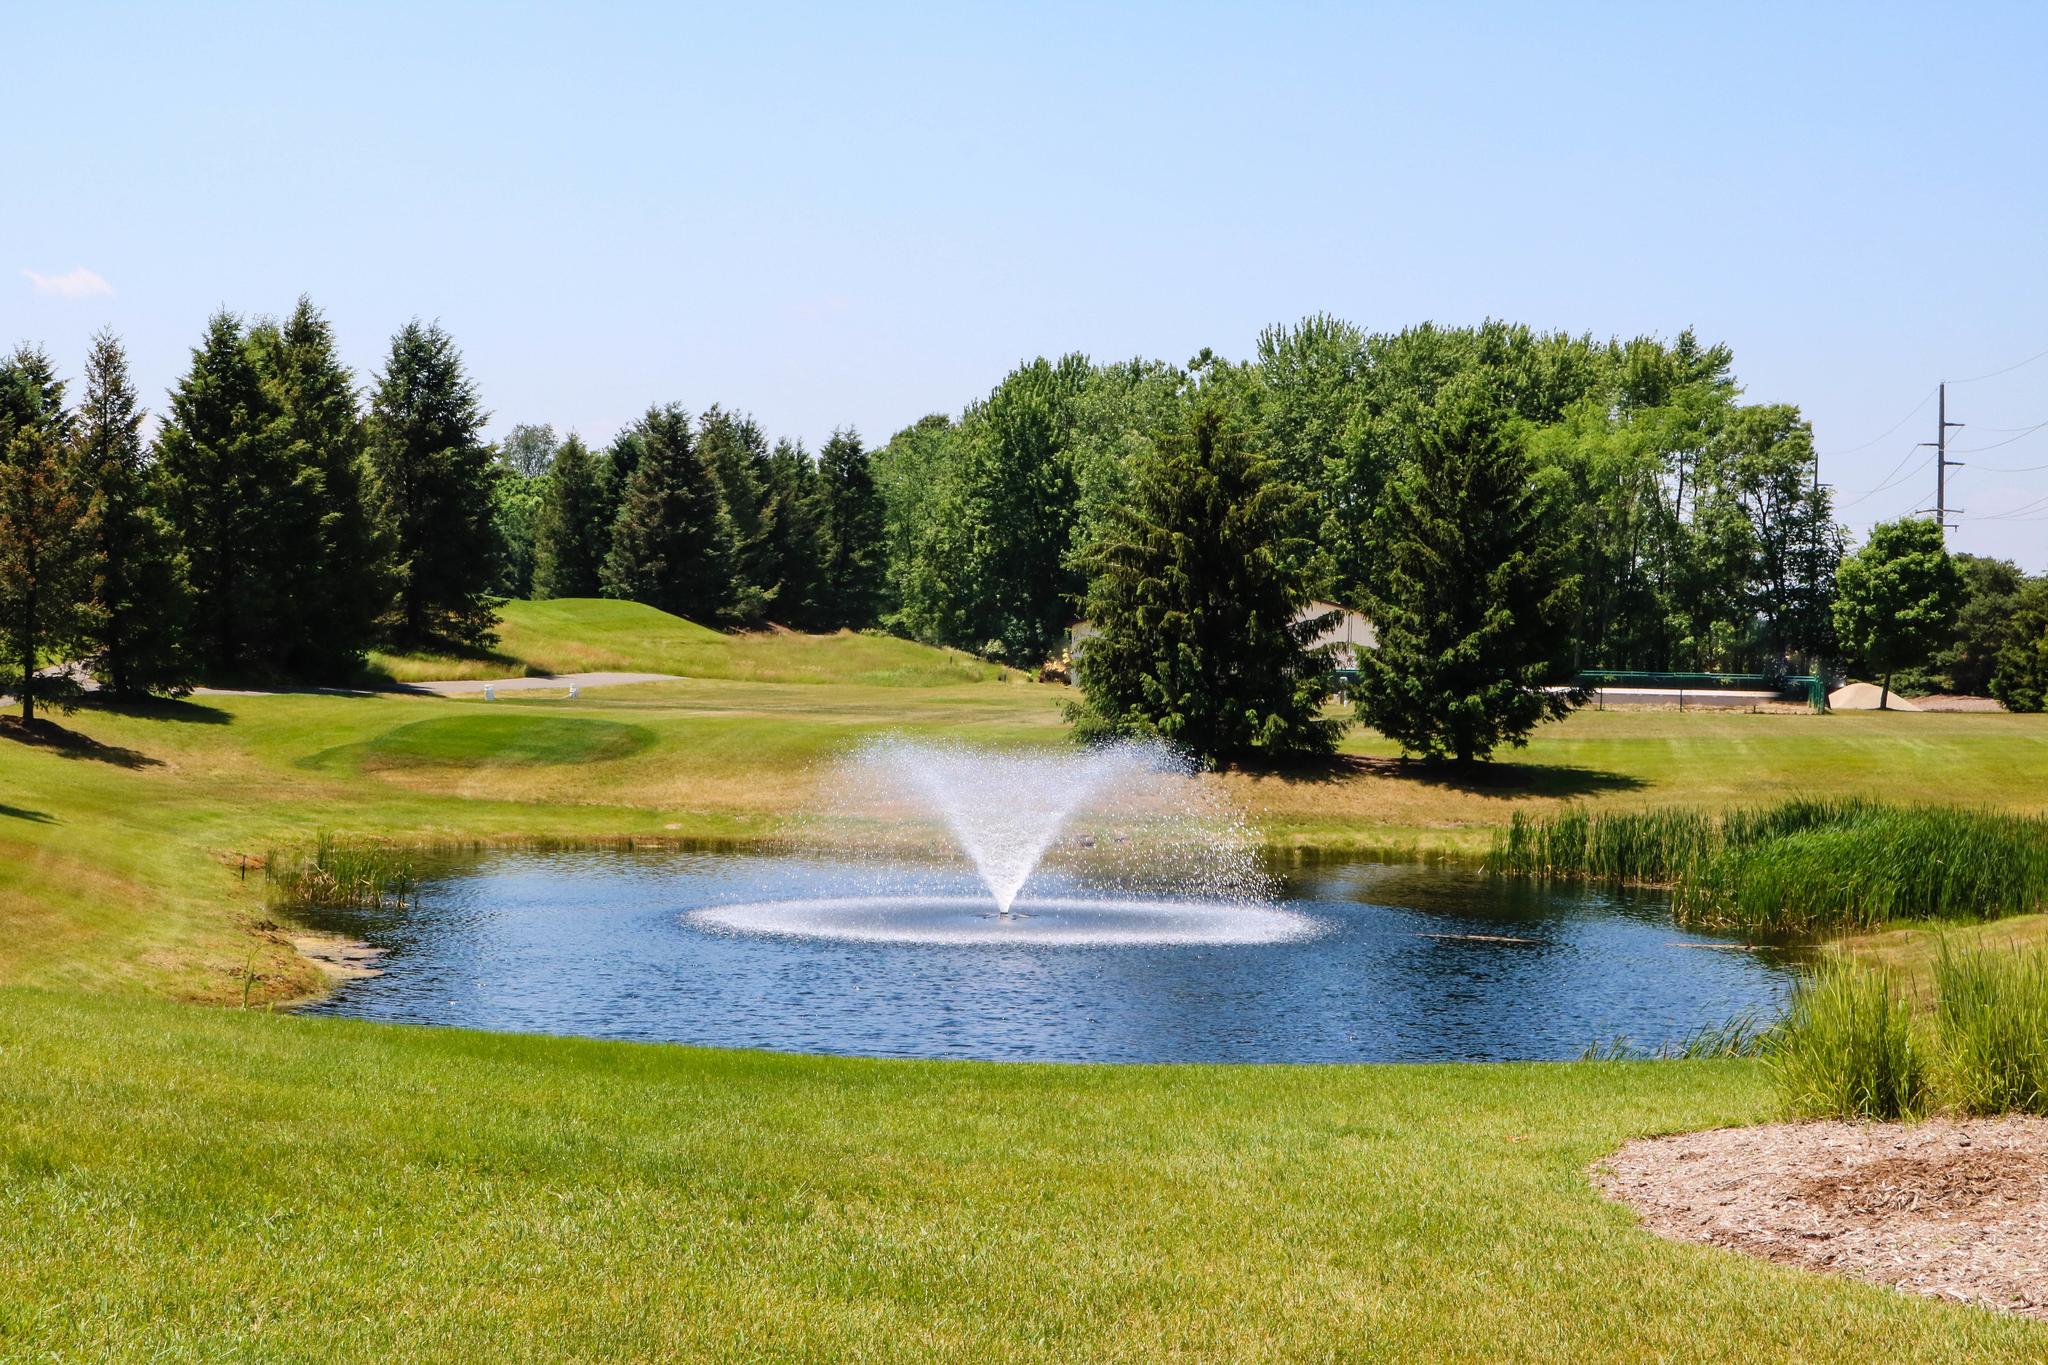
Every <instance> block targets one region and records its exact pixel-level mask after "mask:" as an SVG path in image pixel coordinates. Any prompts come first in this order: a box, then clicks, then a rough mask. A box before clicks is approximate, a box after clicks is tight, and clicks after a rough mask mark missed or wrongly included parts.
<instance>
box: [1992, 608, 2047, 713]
mask: <svg viewBox="0 0 2048 1365" xmlns="http://www.w3.org/2000/svg"><path fill="white" fill-rule="evenodd" d="M1991 695H1992V696H1994V697H1996V698H1998V699H1999V700H2000V701H2001V702H2004V703H2005V705H2006V707H2007V708H2008V709H2010V710H2013V711H2041V710H2048V579H2038V578H2037V579H2035V580H2033V581H2032V582H2030V583H2028V584H2027V585H2026V588H2025V589H2024V590H2023V591H2022V592H2021V593H2020V595H2019V597H2018V598H2017V600H2016V601H2015V602H2014V604H2013V609H2012V615H2011V617H2010V619H2009V620H2008V621H2007V623H2006V627H2005V632H2004V638H2003V639H2002V640H2001V642H2000V645H1999V650H1998V662H1997V664H1996V666H1995V668H1994V671H1993V673H1992V675H1991Z"/></svg>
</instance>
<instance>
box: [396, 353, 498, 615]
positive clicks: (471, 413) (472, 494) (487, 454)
mask: <svg viewBox="0 0 2048 1365" xmlns="http://www.w3.org/2000/svg"><path fill="white" fill-rule="evenodd" d="M485 417H486V414H485V412H484V410H483V406H482V404H481V403H480V402H479V400H478V397H477V391H476V386H475V384H474V383H473V382H471V380H470V378H469V375H468V374H467V373H466V372H465V370H464V368H463V363H462V356H461V353H460V352H458V351H457V350H456V349H455V342H454V340H453V339H452V338H451V337H449V335H448V333H447V332H445V331H443V330H442V329H441V325H440V324H439V323H432V324H428V325H422V324H421V323H419V322H418V321H417V320H415V321H413V322H410V323H407V324H406V325H405V327H404V328H403V329H402V330H401V331H400V332H399V333H398V335H396V336H395V337H393V338H392V339H391V352H390V355H389V357H388V358H387V360H386V361H385V365H384V370H383V372H382V373H381V374H380V375H378V376H377V382H376V391H375V397H374V398H373V400H372V402H371V405H370V424H369V427H370V440H369V452H370V469H371V471H372V473H373V475H374V478H375V489H376V498H375V502H376V506H377V509H378V515H379V519H380V521H381V522H382V524H383V529H384V531H385V533H386V534H387V535H388V536H389V537H390V543H391V546H392V554H393V562H394V576H395V577H396V579H397V582H398V604H397V620H396V623H395V624H396V631H395V633H396V636H397V638H398V640H399V642H400V643H402V644H408V645H417V644H423V643H427V642H430V641H433V640H436V639H446V640H450V641H453V642H454V643H456V644H461V645H471V646H475V645H483V644H488V643H489V642H490V641H491V640H493V639H494V638H495V628H496V625H497V607H496V603H495V601H494V599H493V597H492V588H493V585H494V582H495V580H496V576H497V564H496V549H497V540H496V532H495V530H494V526H493V517H494V513H495V510H496V509H495V505H494V502H493V499H492V492H493V488H494V484H495V481H496V473H495V471H494V470H493V468H492V454H491V449H490V447H489V446H487V445H485V444H484V442H483V439H482V435H481V433H482V430H483V424H484V421H485Z"/></svg>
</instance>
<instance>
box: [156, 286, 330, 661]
mask: <svg viewBox="0 0 2048 1365" xmlns="http://www.w3.org/2000/svg"><path fill="white" fill-rule="evenodd" d="M290 441H291V434H290V424H289V422H288V421H287V419H286V417H285V415H284V413H283V411H282V410H281V409H280V408H279V406H278V402H277V398H276V394H275V392H274V391H273V390H272V388H271V387H270V386H269V385H267V384H266V383H265V382H264V379H263V374H262V371H261V370H260V369H259V368H258V367H257V364H256V360H255V355H254V351H253V349H252V347H251V345H250V342H249V338H248V336H247V335H246V333H245V332H244V330H243V327H242V320H241V319H240V318H238V317H236V316H235V315H234V314H233V313H229V312H226V311H222V312H218V313H215V314H214V315H213V316H212V317H211V318H209V319H207V323H206V334H205V336H204V337H202V338H201V340H200V343H199V345H198V346H196V347H194V348H193V350H192V366H191V368H190V369H189V370H188V371H187V372H186V373H185V375H184V377H183V378H181V379H180V380H179V381H178V385H177V387H176V388H174V389H173V390H171V405H170V416H169V419H168V420H167V421H166V422H165V423H164V426H163V429H162V430H161V431H159V432H158V433H157V442H156V462H157V476H158V480H159V486H160V488H161V490H162V495H163V499H164V507H165V510H166V512H167V514H168V516H169V518H170V521H171V524H172V525H173V526H174V527H176V528H177V531H178V536H179V542H180V547H181V549H182V551H183V554H184V556H185V561H186V565H187V569H188V573H189V575H190V578H191V584H192V589H193V592H194V594H195V598H194V605H193V617H194V626H195V632H194V639H193V649H194V653H195V654H196V655H197V657H198V660H199V662H200V664H201V665H202V667H203V668H204V670H205V671H207V672H211V673H216V674H218V673H222V672H227V673H233V672H240V671H243V670H247V669H252V668H256V669H261V668H265V667H268V666H271V665H274V664H276V663H277V662H278V661H279V654H280V653H281V646H282V645H283V644H284V642H286V641H289V640H290V639H292V638H295V637H296V623H294V622H292V621H290V620H289V619H288V617H289V615H290V613H291V609H292V608H291V602H290V599H289V597H288V595H287V590H288V588H289V585H290V583H291V581H292V580H293V579H294V578H295V577H296V576H297V569H296V567H295V566H294V563H292V562H291V561H295V560H296V559H297V557H299V556H303V555H305V554H306V553H307V550H308V547H306V546H305V545H303V544H301V543H298V542H300V541H302V540H303V537H304V533H305V528H304V525H303V522H302V520H301V518H300V515H299V512H300V510H301V505H302V504H301V500H300V497H299V490H298V489H297V488H296V487H295V486H294V485H293V483H292V482H291V481H288V480H287V479H285V478H284V477H283V476H284V474H285V472H286V471H287V470H289V469H291V468H293V467H294V466H293V465H292V463H291V461H290V459H289V457H288V453H287V447H288V446H289V444H290Z"/></svg>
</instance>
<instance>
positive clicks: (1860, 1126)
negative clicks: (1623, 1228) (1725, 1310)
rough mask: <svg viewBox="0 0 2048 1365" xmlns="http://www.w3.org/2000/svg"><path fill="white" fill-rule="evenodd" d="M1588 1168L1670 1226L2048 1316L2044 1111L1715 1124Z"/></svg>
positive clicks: (1768, 1253)
mask: <svg viewBox="0 0 2048 1365" xmlns="http://www.w3.org/2000/svg"><path fill="white" fill-rule="evenodd" d="M1593 1177H1594V1181H1595V1183H1596V1184H1598V1185H1599V1186H1600V1188H1601V1189H1602V1190H1604V1191H1605V1192H1606V1193H1607V1194H1608V1196H1609V1197H1611V1198H1614V1199H1618V1200H1620V1201H1622V1202H1623V1203H1625V1204H1628V1205H1629V1206H1630V1207H1632V1208H1633V1209H1635V1211H1636V1212H1637V1213H1638V1214H1639V1215H1640V1216H1641V1217H1642V1220H1643V1223H1644V1224H1645V1226H1647V1227H1648V1228H1649V1229H1650V1230H1651V1231H1653V1232H1656V1233H1659V1234H1661V1235H1662V1236H1665V1237H1672V1238H1676V1239H1678V1240H1681V1241H1689V1242H1705V1243H1707V1244H1708V1245H1710V1246H1718V1247H1728V1248H1732V1249H1733V1250H1736V1251H1744V1252H1748V1253H1749V1254H1750V1255H1752V1256H1761V1257H1763V1258H1764V1259H1766V1260H1771V1261H1780V1262H1783V1263H1785V1264H1787V1265H1796V1266H1802V1267H1804V1268H1806V1269H1809V1270H1827V1271H1833V1272H1835V1273H1837V1274H1842V1275H1853V1276H1855V1277H1857V1278H1858V1279H1863V1280H1870V1281H1873V1282H1875V1283H1878V1284H1888V1285H1892V1286H1894V1287H1896V1288H1898V1289H1902V1290H1906V1291H1908V1292H1910V1293H1915V1294H1929V1295H1933V1296H1935V1297H1937V1298H1943V1299H1951V1300H1954V1301H1957V1302H1961V1303H1974V1304H1981V1305H1983V1306H1985V1307H1990V1308H1998V1309H2003V1310H2005V1311H2007V1312H2012V1313H2020V1314H2024V1315H2026V1316H2029V1317H2037V1318H2048V1119H2043V1118H2028V1117H2018V1116H2013V1117H2005V1118H1991V1119H1929V1120H1927V1121H1926V1122H1924V1123H1913V1124H1889V1123H1781V1124H1769V1125H1765V1126H1762V1127H1756V1128H1720V1129H1715V1130H1713V1131H1711V1132H1705V1133H1682V1134H1679V1135H1677V1136H1674V1137H1662V1138H1643V1139H1640V1140H1638V1141H1635V1142H1631V1143H1629V1144H1628V1145H1627V1146H1625V1147H1623V1148H1622V1149H1621V1150H1620V1151H1619V1152H1616V1153H1615V1154H1614V1155H1613V1156H1611V1157H1609V1158H1607V1159H1606V1160H1605V1161H1602V1162H1599V1163H1597V1164H1596V1165H1595V1166H1594V1167H1593Z"/></svg>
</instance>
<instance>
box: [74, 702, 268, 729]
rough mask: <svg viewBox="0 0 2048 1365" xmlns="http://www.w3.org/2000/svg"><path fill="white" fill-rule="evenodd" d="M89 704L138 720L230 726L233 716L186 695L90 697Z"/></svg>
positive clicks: (94, 708) (86, 703)
mask: <svg viewBox="0 0 2048 1365" xmlns="http://www.w3.org/2000/svg"><path fill="white" fill-rule="evenodd" d="M84 704H85V705H86V706H89V707H91V708H92V709H93V710H95V711H105V712H106V713H107V714H108V715H113V716H133V717H135V718H136V719H138V720H169V721H177V722H179V723H181V724H185V725H228V724H231V723H232V722H233V721H234V717H233V716H231V715H229V714H228V713H227V712H226V711H223V710H221V709H220V708H218V707H214V706H202V705H200V704H199V703H198V702H195V701H187V700H185V699H184V698H183V697H132V698H123V699H120V700H116V699H114V698H112V697H97V696H95V697H89V698H87V699H86V701H85V703H84Z"/></svg>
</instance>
